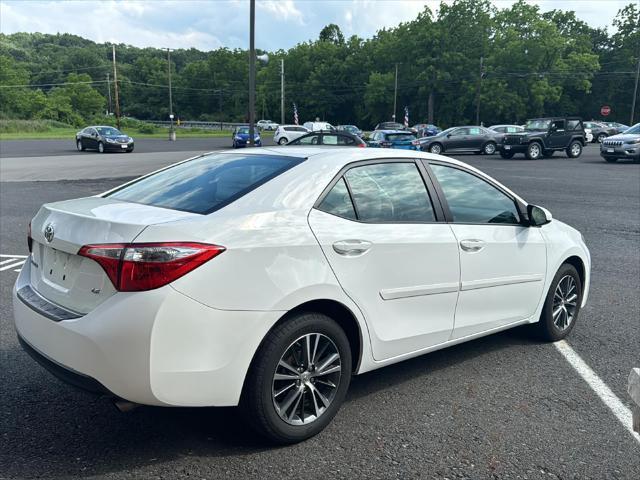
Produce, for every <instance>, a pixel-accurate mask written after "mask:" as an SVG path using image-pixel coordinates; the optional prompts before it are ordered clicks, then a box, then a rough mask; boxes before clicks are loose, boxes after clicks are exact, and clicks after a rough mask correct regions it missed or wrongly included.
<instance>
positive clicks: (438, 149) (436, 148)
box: [429, 143, 442, 155]
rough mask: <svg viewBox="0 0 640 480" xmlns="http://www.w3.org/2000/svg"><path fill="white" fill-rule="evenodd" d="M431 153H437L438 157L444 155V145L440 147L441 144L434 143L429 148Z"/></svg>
mask: <svg viewBox="0 0 640 480" xmlns="http://www.w3.org/2000/svg"><path fill="white" fill-rule="evenodd" d="M429 151H430V152H431V153H435V154H436V155H439V154H441V153H442V145H440V144H439V143H434V144H433V145H431V146H430V147H429Z"/></svg>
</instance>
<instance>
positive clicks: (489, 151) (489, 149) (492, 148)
mask: <svg viewBox="0 0 640 480" xmlns="http://www.w3.org/2000/svg"><path fill="white" fill-rule="evenodd" d="M482 153H484V154H485V155H493V154H494V153H496V144H495V143H493V142H487V143H485V145H484V147H483V148H482Z"/></svg>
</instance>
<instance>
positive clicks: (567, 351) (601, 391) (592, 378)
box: [554, 340, 640, 443]
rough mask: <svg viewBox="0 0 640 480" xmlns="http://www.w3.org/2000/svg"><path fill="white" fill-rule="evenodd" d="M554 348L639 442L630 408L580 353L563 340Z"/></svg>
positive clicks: (639, 436) (639, 435) (639, 438)
mask: <svg viewBox="0 0 640 480" xmlns="http://www.w3.org/2000/svg"><path fill="white" fill-rule="evenodd" d="M554 345H555V347H556V349H557V350H558V351H559V352H560V353H561V354H562V356H563V357H564V358H565V359H566V360H567V362H569V364H570V365H571V366H572V367H573V369H574V370H575V371H576V372H578V374H579V375H580V376H581V377H582V379H583V380H584V381H585V382H587V384H588V385H589V386H590V387H591V389H592V390H593V391H594V392H595V393H596V395H598V397H600V400H602V402H603V403H604V404H605V405H606V406H607V407H608V408H609V410H611V412H612V413H613V414H614V415H615V416H616V418H617V419H618V421H619V422H620V423H621V424H622V426H623V427H624V428H625V429H627V431H628V432H629V433H630V434H631V436H632V437H633V438H635V440H636V441H637V442H638V443H640V434H638V433H636V432H634V431H633V427H632V423H631V422H632V420H631V410H630V409H629V408H627V406H626V405H625V404H624V403H622V401H621V400H620V399H619V398H618V397H616V395H615V394H614V393H613V392H612V391H611V389H610V388H609V387H608V386H607V385H606V384H605V383H604V382H603V381H602V380H601V379H600V377H598V375H596V373H595V372H594V371H593V370H591V367H589V365H587V364H586V363H585V361H584V360H582V358H580V355H578V354H577V353H576V352H575V350H574V349H573V348H571V346H570V345H569V344H568V343H567V342H566V341H564V340H561V341H559V342H556V343H554Z"/></svg>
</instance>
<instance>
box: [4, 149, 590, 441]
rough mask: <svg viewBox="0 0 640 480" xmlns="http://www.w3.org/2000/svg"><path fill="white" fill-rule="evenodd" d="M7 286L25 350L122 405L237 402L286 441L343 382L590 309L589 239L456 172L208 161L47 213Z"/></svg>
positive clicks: (563, 325) (572, 318) (221, 157)
mask: <svg viewBox="0 0 640 480" xmlns="http://www.w3.org/2000/svg"><path fill="white" fill-rule="evenodd" d="M28 244H29V250H30V257H29V260H28V262H27V263H26V264H25V266H24V267H23V268H22V271H21V273H20V275H19V277H18V279H17V282H16V285H15V288H14V291H13V308H14V316H15V326H16V329H17V333H18V336H19V339H20V342H21V344H22V345H23V348H24V349H25V350H26V351H27V352H29V354H30V355H32V356H33V357H34V358H35V359H36V360H37V361H38V362H39V363H41V364H42V365H43V366H45V367H46V368H47V369H49V370H50V371H51V372H52V373H54V374H55V375H57V376H58V377H60V378H62V379H63V380H66V381H67V382H70V383H72V384H74V385H76V386H79V387H82V388H85V389H88V390H93V391H98V392H102V393H106V394H108V395H111V396H113V397H114V398H115V399H117V400H118V401H119V402H120V403H121V404H122V402H124V401H126V402H129V403H128V404H129V405H133V404H145V405H158V406H194V407H196V406H240V407H241V409H242V410H243V413H244V415H245V417H246V418H247V419H248V421H249V423H250V424H251V425H252V426H253V427H254V428H255V429H256V430H257V431H258V432H259V433H261V434H262V435H264V436H265V437H267V438H269V439H271V440H274V441H277V442H282V443H292V442H296V441H300V440H304V439H306V438H309V437H310V436H312V435H315V434H316V433H318V432H320V431H321V430H322V429H323V428H324V427H325V426H326V425H327V424H328V423H329V422H330V421H331V419H332V418H333V417H334V416H335V415H336V413H337V411H338V409H339V407H340V405H341V403H342V402H343V400H344V398H345V395H346V392H347V388H348V387H349V382H350V380H351V376H352V375H356V374H360V373H363V372H367V371H370V370H374V369H377V368H380V367H384V366H385V365H389V364H392V363H396V362H399V361H402V360H405V359H408V358H411V357H415V356H417V355H422V354H425V353H428V352H431V351H434V350H437V349H441V348H444V347H447V346H450V345H455V344H458V343H461V342H465V341H468V340H472V339H475V338H478V337H481V336H484V335H488V334H491V333H494V332H498V331H501V330H504V329H507V328H511V327H515V326H519V325H524V324H533V325H531V326H530V328H531V329H533V330H535V331H536V332H537V333H538V334H539V335H540V336H541V337H542V338H544V339H546V340H549V341H556V340H559V339H562V338H564V337H565V336H566V335H567V334H568V333H569V332H570V331H571V330H572V329H573V328H574V326H575V324H576V322H577V320H578V316H579V312H580V309H581V307H583V306H584V304H585V302H586V300H587V294H588V291H589V277H590V264H591V262H590V256H589V251H588V249H587V247H586V246H585V244H584V241H583V238H582V236H581V234H580V233H579V232H578V231H576V230H574V229H573V228H571V227H569V226H568V225H566V224H564V223H562V222H560V221H558V220H554V219H552V216H551V214H550V213H549V212H548V211H547V210H545V209H544V208H541V207H538V206H535V205H531V204H528V203H527V202H526V201H525V200H523V199H522V198H520V197H519V196H518V195H516V194H515V193H513V192H512V191H511V190H509V189H508V188H507V187H505V186H504V185H501V184H500V183H499V182H497V181H495V180H494V179H492V178H490V177H489V176H487V175H485V174H483V173H482V172H480V171H479V170H477V169H475V168H473V167H470V166H468V165H466V164H464V163H462V162H459V161H456V160H452V159H449V158H446V157H443V156H439V155H434V154H429V153H422V152H416V151H402V150H388V149H359V148H344V149H342V148H341V149H336V148H322V147H318V148H303V147H291V148H287V149H284V150H283V149H265V148H261V149H247V150H246V151H244V152H242V153H238V152H226V153H220V152H218V153H215V152H214V153H209V154H205V155H202V156H199V157H196V158H192V159H189V160H186V161H184V162H181V163H178V164H176V165H173V166H170V167H168V168H165V169H163V170H160V171H157V172H154V173H151V174H149V175H147V176H145V177H142V178H140V179H137V180H134V181H132V182H129V183H127V184H125V185H122V186H120V187H118V188H115V189H113V190H111V191H109V192H106V193H104V194H101V195H96V196H93V197H88V198H80V199H76V200H69V201H63V202H56V203H50V204H46V205H44V206H43V207H42V208H41V209H40V210H39V212H38V213H37V215H36V216H35V217H34V218H33V220H32V222H31V224H30V231H29V235H28Z"/></svg>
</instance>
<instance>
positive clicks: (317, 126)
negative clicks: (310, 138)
mask: <svg viewBox="0 0 640 480" xmlns="http://www.w3.org/2000/svg"><path fill="white" fill-rule="evenodd" d="M304 128H306V129H307V130H309V131H310V132H318V131H320V130H324V131H325V132H327V131H328V132H332V131H333V130H335V127H334V126H333V125H331V124H330V123H328V122H305V123H304Z"/></svg>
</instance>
